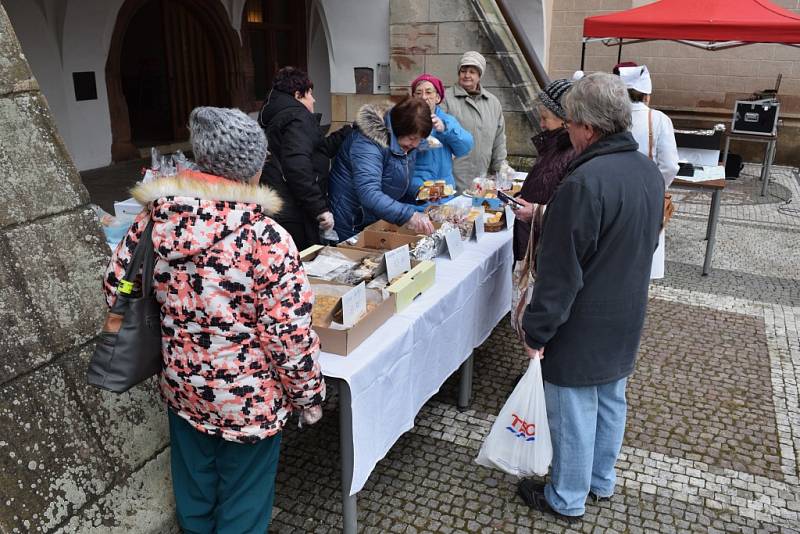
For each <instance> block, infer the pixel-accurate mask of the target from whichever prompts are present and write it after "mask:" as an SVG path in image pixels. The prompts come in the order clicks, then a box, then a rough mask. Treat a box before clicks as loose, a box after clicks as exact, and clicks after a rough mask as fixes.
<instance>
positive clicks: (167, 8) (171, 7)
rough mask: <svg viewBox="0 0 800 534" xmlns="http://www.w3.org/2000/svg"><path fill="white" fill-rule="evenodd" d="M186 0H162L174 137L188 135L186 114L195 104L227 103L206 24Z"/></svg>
mask: <svg viewBox="0 0 800 534" xmlns="http://www.w3.org/2000/svg"><path fill="white" fill-rule="evenodd" d="M190 6H191V3H190V2H183V1H180V0H162V13H163V28H164V45H165V52H166V57H167V77H168V82H169V87H170V101H171V108H172V110H171V111H172V117H171V120H172V130H173V134H174V137H175V139H176V140H183V139H187V138H188V137H189V131H188V128H187V125H188V122H189V113H190V112H191V111H192V109H194V108H195V107H197V106H223V107H225V106H229V105H230V104H229V101H230V95H228V94H226V93H227V91H225V83H224V76H225V74H224V73H225V68H224V66H223V65H222V63H221V61H222V60H221V57H220V54H219V53H218V52H217V50H216V49H215V45H214V42H215V37H214V35H213V31H212V30H211V28H210V27H208V25H205V24H203V21H202V20H201V19H200V18H199V17H197V16H196V15H195V13H193V12H192V10H191V7H190Z"/></svg>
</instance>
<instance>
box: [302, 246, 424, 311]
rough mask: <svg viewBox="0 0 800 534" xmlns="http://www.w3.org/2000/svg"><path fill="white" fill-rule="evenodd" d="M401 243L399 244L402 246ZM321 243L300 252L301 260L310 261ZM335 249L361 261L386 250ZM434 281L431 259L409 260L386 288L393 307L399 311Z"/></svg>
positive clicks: (316, 253)
mask: <svg viewBox="0 0 800 534" xmlns="http://www.w3.org/2000/svg"><path fill="white" fill-rule="evenodd" d="M404 244H406V243H403V244H401V245H399V246H403V245H404ZM323 248H325V247H322V246H321V245H314V246H312V247H309V248H307V249H305V250H304V251H302V252H301V253H300V259H301V260H302V261H312V260H313V259H314V258H316V257H317V255H318V254H319V253H320V251H322V249H323ZM336 251H337V252H340V253H341V254H344V255H345V256H347V257H348V258H351V259H352V260H355V261H361V260H363V259H364V258H365V257H367V256H372V255H374V254H375V253H385V252H386V250H380V249H379V250H374V249H356V248H345V247H342V246H338V247H336ZM435 281H436V264H435V263H433V262H432V261H429V260H425V261H416V260H411V270H410V271H408V272H407V273H405V274H404V275H402V276H401V277H400V278H398V279H397V280H395V282H394V283H393V284H390V285H389V286H388V287H387V288H386V290H387V291H388V292H389V294H391V295H393V296H394V300H395V309H396V310H397V311H398V312H400V311H402V310H404V309H405V308H406V307H408V305H409V304H411V303H412V302H414V299H416V298H417V297H419V296H420V295H421V294H422V292H423V291H425V290H426V289H428V288H430V287H431V286H432V285H433V283H434V282H435Z"/></svg>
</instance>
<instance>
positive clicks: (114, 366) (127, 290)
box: [86, 219, 162, 393]
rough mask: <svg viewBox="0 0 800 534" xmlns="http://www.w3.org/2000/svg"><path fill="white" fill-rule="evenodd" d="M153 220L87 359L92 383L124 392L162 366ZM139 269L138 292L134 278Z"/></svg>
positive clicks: (110, 389) (87, 376) (89, 380)
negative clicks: (92, 351)
mask: <svg viewBox="0 0 800 534" xmlns="http://www.w3.org/2000/svg"><path fill="white" fill-rule="evenodd" d="M152 233H153V221H152V219H151V220H150V222H149V223H148V224H147V227H146V228H145V230H144V232H143V233H142V236H141V237H140V238H139V243H138V244H137V245H136V250H135V251H134V253H133V257H132V258H131V261H130V263H129V264H128V268H127V269H126V270H125V277H124V278H123V279H122V280H120V283H119V285H118V286H117V300H116V302H115V303H114V306H113V307H112V308H111V310H109V312H108V315H107V317H106V322H105V324H104V325H103V330H102V332H100V339H99V340H98V341H97V345H95V348H94V353H93V354H92V357H91V359H90V360H89V367H88V369H87V372H86V379H87V381H88V382H89V384H91V385H92V386H96V387H98V388H101V389H105V390H108V391H113V392H115V393H123V392H125V391H128V390H129V389H130V388H132V387H133V386H135V385H136V384H138V383H139V382H141V381H143V380H146V379H147V378H150V377H151V376H153V375H154V374H156V373H158V372H159V371H160V370H161V366H162V357H161V306H160V305H159V304H158V301H156V299H155V295H153V264H154V262H155V253H154V251H153V241H152ZM140 269H141V271H142V283H141V295H137V294H136V293H134V285H133V280H134V279H135V277H136V275H137V274H138V273H139V270H140Z"/></svg>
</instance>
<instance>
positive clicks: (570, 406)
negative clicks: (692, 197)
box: [518, 73, 664, 522]
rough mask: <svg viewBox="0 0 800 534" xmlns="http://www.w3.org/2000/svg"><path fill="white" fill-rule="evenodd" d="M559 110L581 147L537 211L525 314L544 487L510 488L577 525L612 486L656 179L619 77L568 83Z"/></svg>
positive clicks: (658, 213) (656, 204) (654, 233)
mask: <svg viewBox="0 0 800 534" xmlns="http://www.w3.org/2000/svg"><path fill="white" fill-rule="evenodd" d="M564 108H565V110H566V113H567V130H568V132H569V137H570V140H571V141H572V145H573V147H574V148H575V152H576V153H577V156H576V157H575V159H574V160H573V161H572V163H570V165H569V167H568V169H567V172H568V175H567V178H566V179H565V180H564V181H563V182H562V183H561V185H560V186H559V188H558V190H557V191H556V194H555V196H554V197H553V199H552V200H551V201H550V204H549V205H548V209H547V212H546V213H545V217H544V228H543V231H542V238H541V243H540V248H539V254H538V258H537V277H536V282H535V285H534V288H533V296H532V298H531V303H530V305H529V306H528V309H527V310H526V312H525V315H524V317H523V321H522V327H523V329H524V331H525V342H526V345H527V346H526V350H527V353H528V356H529V357H530V358H539V359H541V360H542V377H543V378H544V394H545V402H546V404H547V419H548V422H549V424H550V435H551V438H552V442H553V463H552V468H551V479H550V482H549V483H548V484H546V485H545V484H542V483H539V482H536V481H534V480H530V479H529V480H523V481H522V482H520V484H519V486H518V493H519V495H520V496H521V497H522V499H523V500H524V501H525V502H526V503H527V504H528V505H529V506H531V507H532V508H535V509H537V510H539V511H542V512H544V513H549V514H551V515H555V516H557V517H560V518H563V519H566V520H567V521H570V522H573V521H577V520H579V519H580V518H581V517H582V516H583V513H584V510H585V505H586V499H587V497H589V496H591V497H592V499H593V500H595V501H597V500H608V499H611V498H612V496H613V495H614V488H615V482H616V475H615V471H614V465H615V463H616V460H617V456H618V455H619V451H620V448H621V446H622V437H623V434H624V433H625V417H626V409H627V407H626V402H625V386H626V383H627V377H628V376H629V375H630V374H631V373H632V372H633V369H634V364H635V361H636V353H637V351H638V348H639V341H640V338H641V334H642V328H643V326H644V318H645V312H646V310H647V293H648V287H649V283H650V263H651V259H652V257H653V251H654V250H655V249H656V245H657V244H658V234H659V231H660V229H661V218H662V211H663V199H664V180H663V179H662V176H661V173H660V172H659V170H658V167H657V166H656V165H655V164H654V163H653V162H652V161H650V160H649V159H648V158H647V156H645V155H644V154H641V153H640V152H638V151H637V148H638V145H637V143H636V141H635V140H634V139H633V136H632V135H631V133H630V132H629V131H628V130H629V128H630V125H631V105H630V100H629V99H628V92H627V90H626V88H625V85H624V84H623V83H622V81H621V80H620V79H619V78H618V77H616V76H613V75H611V74H605V73H595V74H591V75H589V76H587V77H586V78H583V79H582V80H580V81H578V82H576V83H575V84H574V86H573V87H572V89H571V90H570V92H569V93H567V94H566V96H565V97H564Z"/></svg>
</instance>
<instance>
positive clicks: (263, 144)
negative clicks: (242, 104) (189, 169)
mask: <svg viewBox="0 0 800 534" xmlns="http://www.w3.org/2000/svg"><path fill="white" fill-rule="evenodd" d="M189 132H190V133H191V141H192V151H193V152H194V160H195V162H196V163H197V166H198V167H199V168H200V170H201V171H203V172H206V173H209V174H213V175H215V176H221V177H223V178H228V179H229V180H236V181H238V182H247V181H248V180H250V179H251V178H252V177H253V176H255V175H256V173H257V172H258V171H260V170H261V168H262V167H263V166H264V160H265V159H266V157H267V138H266V137H265V136H264V131H263V130H262V129H261V127H260V126H259V125H258V123H257V122H256V121H254V120H253V119H251V118H250V117H248V116H247V115H245V114H244V113H243V112H242V111H240V110H238V109H228V108H212V107H200V108H194V109H193V110H192V113H191V115H189Z"/></svg>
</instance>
